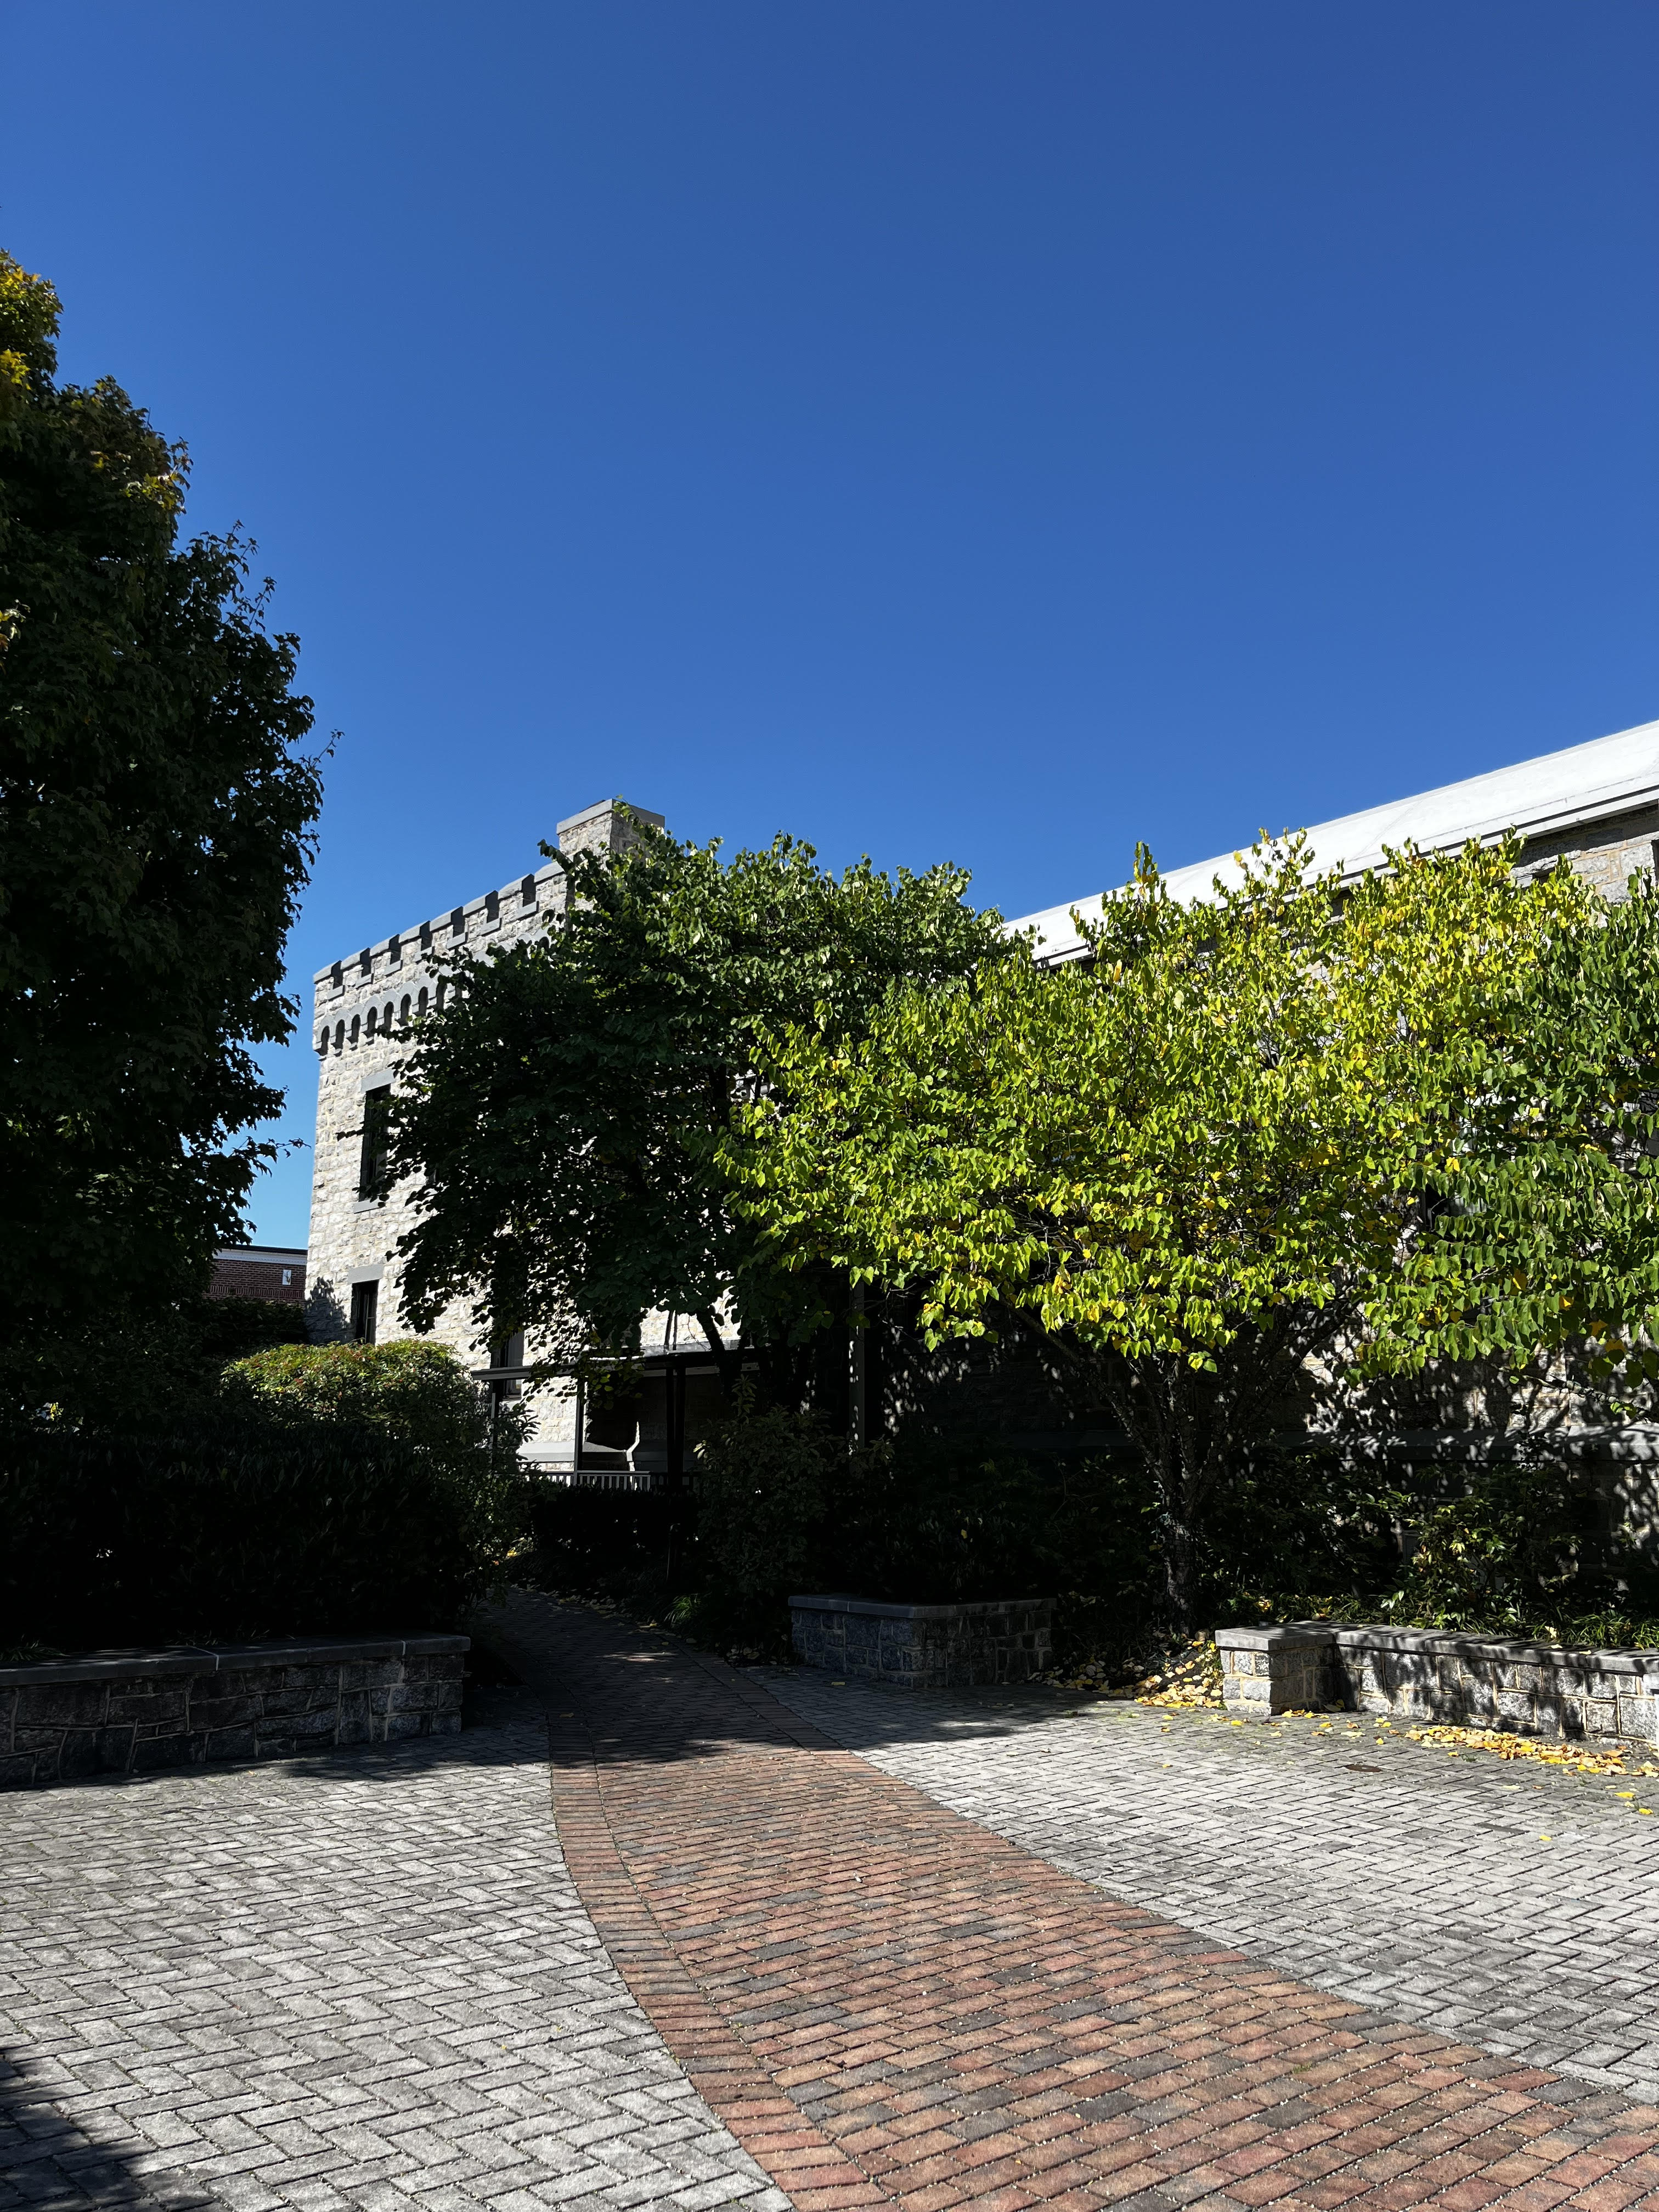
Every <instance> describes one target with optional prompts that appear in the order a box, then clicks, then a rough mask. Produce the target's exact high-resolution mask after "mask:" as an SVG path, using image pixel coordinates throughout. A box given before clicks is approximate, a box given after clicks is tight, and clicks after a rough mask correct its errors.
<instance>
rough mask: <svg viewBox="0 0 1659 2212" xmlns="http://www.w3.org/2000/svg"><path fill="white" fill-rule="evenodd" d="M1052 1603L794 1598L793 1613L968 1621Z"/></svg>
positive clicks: (1037, 1600) (994, 1599)
mask: <svg viewBox="0 0 1659 2212" xmlns="http://www.w3.org/2000/svg"><path fill="white" fill-rule="evenodd" d="M1049 1602H1050V1601H1049V1600H1048V1599H1047V1598H1041V1597H986V1598H968V1599H964V1600H963V1602H962V1603H961V1604H960V1605H885V1604H881V1603H878V1601H876V1600H875V1599H874V1598H867V1597H843V1596H833V1597H792V1598H791V1599H790V1601H789V1609H790V1611H791V1612H792V1613H867V1614H869V1615H870V1616H871V1618H872V1619H873V1620H969V1619H972V1618H973V1617H975V1615H978V1614H983V1613H1029V1612H1030V1611H1031V1609H1032V1608H1033V1607H1036V1606H1040V1605H1047V1604H1048V1603H1049Z"/></svg>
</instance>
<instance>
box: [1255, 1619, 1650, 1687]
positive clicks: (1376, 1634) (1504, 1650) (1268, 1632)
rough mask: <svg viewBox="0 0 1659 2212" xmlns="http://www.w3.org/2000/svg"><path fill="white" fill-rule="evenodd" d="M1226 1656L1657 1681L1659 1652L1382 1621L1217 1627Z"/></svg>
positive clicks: (1295, 1621)
mask: <svg viewBox="0 0 1659 2212" xmlns="http://www.w3.org/2000/svg"><path fill="white" fill-rule="evenodd" d="M1215 1640H1216V1646H1217V1648H1218V1650H1224V1651H1271V1650H1274V1649H1276V1648H1282V1647H1283V1646H1284V1645H1285V1644H1313V1643H1321V1642H1329V1643H1333V1644H1336V1645H1337V1646H1339V1647H1340V1649H1341V1650H1347V1651H1405V1652H1411V1651H1420V1652H1422V1653H1423V1654H1424V1655H1425V1656H1429V1657H1440V1658H1461V1657H1468V1658H1471V1659H1490V1660H1494V1661H1498V1662H1503V1663H1504V1664H1505V1665H1509V1666H1532V1667H1574V1668H1578V1669H1579V1670H1580V1671H1582V1672H1588V1673H1590V1674H1644V1675H1650V1676H1654V1677H1659V1651H1638V1650H1627V1649H1626V1648H1624V1647H1622V1646H1615V1647H1610V1648H1607V1649H1601V1648H1599V1647H1594V1646H1589V1645H1584V1644H1535V1643H1528V1642H1527V1641H1526V1640H1525V1639H1523V1638H1510V1637H1501V1636H1474V1635H1471V1634H1470V1633H1469V1632H1468V1631H1467V1630H1462V1629H1451V1628H1392V1627H1389V1626H1388V1625H1387V1624H1386V1623H1384V1622H1382V1621H1373V1622H1364V1621H1351V1620H1293V1621H1290V1622H1287V1623H1286V1624H1285V1626H1283V1627H1280V1628H1218V1629H1217V1631H1216V1632H1215Z"/></svg>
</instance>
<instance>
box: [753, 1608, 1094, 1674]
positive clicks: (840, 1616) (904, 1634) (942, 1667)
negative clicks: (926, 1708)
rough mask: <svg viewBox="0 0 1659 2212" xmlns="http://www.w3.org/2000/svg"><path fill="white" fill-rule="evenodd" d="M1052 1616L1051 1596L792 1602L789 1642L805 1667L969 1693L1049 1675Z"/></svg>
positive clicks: (1051, 1658) (1051, 1656)
mask: <svg viewBox="0 0 1659 2212" xmlns="http://www.w3.org/2000/svg"><path fill="white" fill-rule="evenodd" d="M789 1623H790V1637H791V1641H792V1643H793V1646H794V1650H795V1656H796V1657H797V1658H798V1659H799V1661H800V1662H801V1663H802V1665H803V1666H806V1667H823V1668H828V1669H829V1672H830V1673H832V1674H841V1675H845V1676H847V1677H848V1678H856V1679H857V1680H861V1681H872V1682H897V1683H900V1684H902V1686H904V1687H906V1688H908V1689H927V1690H945V1689H966V1688H969V1687H972V1686H990V1685H994V1684H996V1683H1000V1682H1029V1681H1031V1680H1034V1679H1035V1677H1036V1676H1037V1675H1038V1674H1042V1673H1044V1672H1045V1671H1046V1670H1047V1668H1048V1667H1050V1666H1051V1665H1052V1664H1053V1661H1054V1601H1053V1599H1052V1598H1036V1597H1029V1598H992V1599H986V1600H984V1601H982V1602H980V1603H977V1604H968V1605H878V1604H877V1603H876V1602H875V1601H873V1600H872V1599H869V1598H858V1597H841V1596H827V1597H792V1598H791V1599H790V1601H789Z"/></svg>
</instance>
